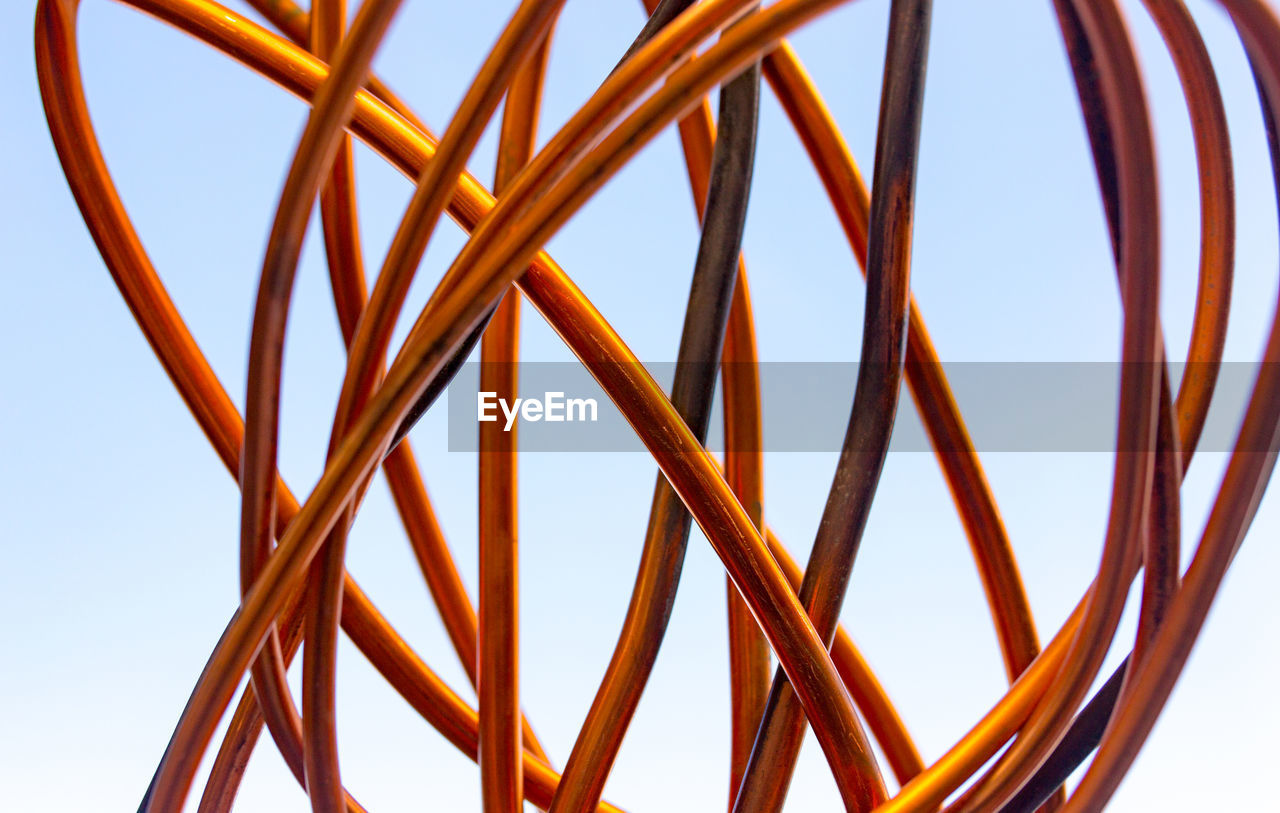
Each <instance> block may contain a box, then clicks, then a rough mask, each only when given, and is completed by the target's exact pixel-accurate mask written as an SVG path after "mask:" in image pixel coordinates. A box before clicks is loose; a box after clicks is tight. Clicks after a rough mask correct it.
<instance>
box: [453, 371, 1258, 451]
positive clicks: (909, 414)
mask: <svg viewBox="0 0 1280 813" xmlns="http://www.w3.org/2000/svg"><path fill="white" fill-rule="evenodd" d="M517 367H518V370H517V373H518V380H519V382H520V383H519V392H518V393H517V395H518V397H519V399H520V400H518V401H516V400H514V399H510V398H499V397H498V395H497V393H495V392H492V391H489V390H485V389H482V388H481V386H480V384H481V375H480V373H481V365H480V364H479V363H477V362H472V363H468V364H466V365H464V366H463V368H462V369H461V371H460V372H459V373H458V375H457V377H456V378H455V379H454V380H453V382H452V383H451V384H450V385H449V388H448V397H447V401H448V413H449V416H448V427H449V428H448V433H449V437H448V448H449V450H450V451H458V452H475V451H477V450H478V448H479V443H478V435H479V427H480V425H481V422H482V421H484V422H491V423H493V424H494V425H496V426H497V427H498V428H500V429H502V430H504V431H505V430H508V429H510V430H511V431H517V430H518V438H519V448H520V450H521V451H523V452H643V451H645V449H644V446H643V444H641V442H640V440H639V439H638V437H637V435H636V433H635V431H634V430H633V429H632V428H631V426H630V425H629V424H628V423H627V421H626V419H625V418H623V416H622V413H621V411H620V410H619V409H618V407H617V406H616V405H615V404H614V403H613V402H612V401H611V400H610V399H609V398H608V396H606V395H605V394H604V390H603V389H601V387H600V385H599V384H598V383H597V381H596V380H595V378H593V377H592V374H591V373H590V372H589V371H588V370H587V369H586V368H585V367H584V366H583V365H581V364H579V363H577V362H522V363H520V364H518V365H517ZM1138 367H1139V365H1136V364H1134V365H1127V364H1121V363H1107V362H1096V363H1095V362H1047V363H1042V362H956V363H945V364H941V365H938V366H937V369H934V370H924V369H921V370H916V371H914V372H915V375H913V378H917V380H920V379H923V378H925V377H928V375H936V374H937V373H939V372H940V373H942V374H943V375H944V376H945V380H946V382H947V384H948V385H949V386H950V390H951V393H952V395H953V396H954V398H955V400H956V403H957V404H958V405H959V407H960V413H961V415H962V416H963V417H964V422H965V426H966V427H967V428H968V431H969V436H970V438H971V439H972V441H973V445H974V447H975V448H976V449H977V450H978V451H989V452H1108V451H1114V450H1115V449H1116V448H1117V435H1116V421H1117V416H1118V403H1119V402H1118V399H1119V392H1120V379H1121V375H1122V374H1123V373H1125V372H1126V368H1129V369H1128V370H1127V372H1129V373H1134V374H1136V373H1138V372H1140V370H1139V369H1138ZM644 369H645V370H647V371H648V374H649V375H651V376H653V378H654V379H655V380H656V381H657V382H658V383H659V384H660V385H661V386H662V388H663V390H664V392H670V387H671V383H672V380H673V378H674V376H675V370H676V364H675V363H674V362H662V363H651V364H645V365H644ZM754 369H755V370H756V371H757V373H758V375H759V378H760V392H761V401H762V404H763V424H764V433H763V448H764V450H765V451H772V452H833V451H839V450H840V448H841V445H842V443H843V441H844V432H845V427H846V425H847V424H848V421H849V412H850V409H851V407H852V403H853V394H854V389H855V385H856V382H857V380H858V374H859V365H858V364H856V363H840V362H765V363H761V364H760V365H758V366H757V367H755V368H754ZM1260 369H1261V365H1260V364H1258V363H1243V362H1230V363H1224V364H1222V365H1220V366H1219V367H1218V368H1217V371H1216V376H1217V383H1216V388H1215V390H1214V397H1213V402H1212V405H1211V407H1210V410H1209V414H1208V417H1207V419H1206V421H1205V426H1204V431H1203V434H1202V435H1201V438H1200V443H1199V446H1198V448H1199V449H1201V450H1203V451H1232V450H1233V449H1234V446H1235V442H1236V435H1237V432H1238V431H1239V427H1240V422H1241V420H1242V418H1243V415H1244V409H1245V407H1246V405H1247V403H1248V399H1249V396H1250V394H1251V393H1252V391H1253V385H1254V382H1255V381H1256V379H1257V376H1258V373H1259V371H1260ZM1168 370H1169V377H1170V387H1171V389H1172V393H1173V395H1174V396H1175V397H1176V395H1177V392H1178V388H1179V386H1180V385H1181V382H1182V381H1183V379H1184V378H1186V377H1187V376H1196V377H1198V378H1200V379H1202V380H1208V379H1209V378H1211V377H1213V375H1214V369H1213V368H1211V367H1209V366H1208V365H1186V364H1171V365H1169V367H1168ZM610 372H611V373H613V374H620V375H626V376H628V377H631V378H635V377H636V376H638V375H640V374H641V371H640V370H639V369H634V368H630V369H629V368H626V367H614V368H612V370H610ZM693 372H695V373H696V374H701V373H702V371H697V370H695V371H693ZM742 372H745V373H748V374H749V373H750V372H751V370H750V369H749V368H748V369H744V370H743V371H742ZM867 373H868V379H871V380H873V379H874V378H876V376H877V375H878V374H882V373H883V371H874V370H868V371H867ZM721 374H723V371H721ZM910 392H911V389H910V387H906V386H904V393H903V398H902V400H901V401H900V402H899V407H898V412H897V422H896V424H895V427H894V432H893V438H892V442H891V444H890V451H895V452H929V451H932V450H933V449H934V444H933V442H932V440H931V438H930V437H929V435H928V433H927V432H926V430H925V428H924V424H923V422H922V421H921V419H920V415H919V413H918V412H917V408H916V407H917V404H916V402H915V400H914V399H913V398H912V397H910V396H909V395H908V393H910ZM722 409H723V401H722V397H721V393H720V392H719V390H717V394H716V404H715V408H714V410H713V413H712V415H713V418H712V422H711V430H710V432H709V436H708V439H707V448H709V449H711V450H712V451H723V449H724V446H725V443H724V432H723V421H722ZM740 445H744V446H750V445H753V444H751V443H750V442H748V443H744V444H740ZM1148 445H1149V444H1146V443H1145V442H1141V443H1134V442H1125V443H1124V444H1123V450H1125V451H1147V450H1149V449H1148V448H1145V447H1147V446H1148ZM1245 451H1254V452H1262V451H1275V449H1249V450H1245Z"/></svg>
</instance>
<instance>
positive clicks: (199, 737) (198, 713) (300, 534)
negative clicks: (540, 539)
mask: <svg viewBox="0 0 1280 813" xmlns="http://www.w3.org/2000/svg"><path fill="white" fill-rule="evenodd" d="M803 7H804V4H799V3H797V4H795V7H791V6H790V4H784V5H783V6H780V7H777V8H778V9H781V11H778V13H777V14H776V15H774V16H773V17H772V18H771V19H770V22H774V23H778V22H781V23H782V24H783V25H784V26H785V25H786V24H788V23H790V24H798V22H799V21H800V19H802V15H797V16H794V17H790V18H788V17H787V16H786V12H793V11H795V8H803ZM761 33H763V32H761ZM766 36H767V35H766ZM722 44H723V43H722ZM736 45H737V47H738V48H739V49H740V51H741V52H748V51H749V48H750V47H751V46H750V45H745V44H743V43H737V44H736ZM713 51H714V49H713ZM734 58H741V57H734ZM707 66H708V67H713V68H714V67H724V66H723V65H722V64H721V63H720V62H718V61H708V65H707ZM663 101H664V103H667V104H669V102H667V100H665V99H664V100H663ZM668 109H669V107H668ZM499 284H500V283H499ZM466 287H467V286H463V287H462V288H460V289H459V290H460V293H468V294H469V293H472V292H470V291H467V290H466ZM477 305H478V306H481V307H482V306H483V302H481V303H477ZM464 310H465V309H464ZM393 372H394V370H393ZM418 372H419V375H420V376H421V378H425V377H426V376H427V375H429V374H430V372H431V367H430V366H429V365H426V366H425V369H424V368H419V370H418ZM412 378H413V376H409V375H405V374H403V373H402V374H401V375H400V376H399V379H400V380H396V377H394V376H392V377H389V379H388V381H389V382H393V381H394V382H395V386H391V385H390V384H389V385H388V386H386V387H384V392H383V396H385V397H380V398H379V399H378V400H379V401H382V402H384V403H385V404H387V405H391V409H390V410H379V412H381V413H382V414H381V415H371V416H369V417H368V418H366V419H363V420H362V424H363V426H362V429H363V430H364V431H366V432H367V431H368V430H370V429H372V430H374V431H376V430H377V429H378V428H379V424H380V423H383V422H385V421H386V420H387V417H388V416H391V417H395V415H394V411H395V409H397V408H398V402H400V401H403V400H407V398H408V397H409V396H411V395H412V387H413V386H414V384H413V383H410V382H411V381H412ZM641 383H642V384H643V383H645V382H641ZM648 383H649V384H651V383H652V382H648ZM406 385H407V386H406ZM388 390H389V392H388ZM647 395H648V396H649V397H656V398H657V399H658V401H659V403H658V404H656V408H657V409H658V410H659V414H661V413H662V411H663V405H664V404H665V407H666V409H667V410H669V409H670V407H669V404H666V402H665V400H663V399H661V396H660V393H653V392H651V391H650V392H647ZM664 417H666V418H668V419H670V415H669V414H668V415H666V416H664ZM668 422H669V421H668ZM677 423H678V421H677ZM359 434H361V433H357V435H359ZM677 439H678V440H680V441H681V443H683V442H684V441H683V439H682V438H681V437H680V436H677ZM357 446H359V444H357V443H355V442H354V441H349V442H348V443H345V444H344V445H343V450H345V451H346V455H342V456H349V457H350V463H348V464H346V465H341V466H335V467H332V468H333V469H334V470H333V471H331V475H332V476H331V477H329V478H327V480H326V479H322V482H321V490H320V492H318V498H314V497H313V499H314V500H315V502H316V503H318V504H320V505H321V506H323V507H324V510H317V511H316V512H315V513H314V514H313V515H312V516H308V512H307V511H306V510H305V509H304V511H303V512H302V513H301V514H300V515H299V521H298V522H295V524H294V525H293V526H292V527H291V528H290V529H289V530H288V531H287V532H286V535H285V540H284V542H283V543H282V545H281V547H280V549H279V550H278V553H277V555H275V556H273V557H272V559H271V560H270V561H269V563H268V566H267V568H266V570H265V571H264V575H263V578H262V579H260V581H259V582H258V584H257V585H256V586H255V588H254V590H253V591H251V593H250V596H249V598H248V599H247V600H246V603H245V605H244V607H243V608H242V609H243V612H242V613H241V615H240V616H238V618H237V620H236V621H235V622H234V623H233V624H232V625H231V627H229V628H228V633H227V635H226V637H224V640H223V642H222V644H221V645H220V647H219V650H218V651H217V652H215V655H214V657H213V659H212V660H211V663H210V669H209V672H208V674H207V675H206V679H205V680H202V681H201V683H200V685H199V686H198V687H197V689H196V692H195V694H194V695H193V702H192V703H191V705H190V706H189V708H188V715H187V716H186V717H185V718H184V724H180V726H179V729H178V731H177V732H176V735H177V736H176V738H175V742H176V743H177V744H179V745H183V746H184V748H183V749H181V750H182V751H183V752H184V753H187V752H189V751H191V750H193V749H189V748H186V747H185V746H186V745H187V743H188V741H189V738H190V737H191V736H192V735H193V734H194V735H195V738H196V740H195V741H196V742H201V741H203V742H207V736H205V734H204V732H206V731H207V730H208V729H207V728H206V726H209V725H211V717H212V716H213V715H215V714H217V713H219V710H220V709H221V708H222V707H223V706H225V703H226V700H227V699H229V697H228V695H229V691H230V688H231V687H230V686H229V685H228V682H233V681H234V679H235V678H234V673H235V671H237V670H236V669H235V664H236V663H245V661H243V660H241V659H242V658H245V657H247V656H249V655H251V654H252V652H253V651H254V649H256V644H257V642H258V641H260V640H261V639H260V637H259V634H260V633H263V632H265V631H266V628H267V627H266V625H267V624H268V623H269V619H270V617H271V615H273V614H274V612H275V610H276V609H278V607H279V602H281V601H283V595H284V593H285V592H286V590H287V587H286V586H287V584H288V583H289V582H288V578H290V577H291V574H295V573H297V572H298V568H299V567H300V566H303V565H305V563H306V561H307V560H308V559H309V557H310V554H311V552H312V551H313V550H314V548H310V547H308V546H306V545H302V544H299V543H296V542H295V543H293V544H290V537H291V536H293V537H294V538H295V539H298V540H303V541H307V540H309V539H311V538H315V537H316V536H318V534H319V533H323V532H324V531H325V530H327V528H328V527H329V526H330V525H331V524H332V522H333V520H335V519H336V515H335V513H333V512H336V511H337V510H339V509H340V507H341V503H342V502H345V500H340V502H339V503H337V504H333V505H328V506H325V505H324V503H325V501H326V500H329V499H332V497H336V496H338V492H340V491H341V490H343V489H344V488H354V487H355V486H356V485H357V484H358V482H359V480H360V479H361V478H363V476H364V474H365V471H367V469H365V468H364V464H363V463H359V462H357V461H359V460H360V459H361V458H362V457H366V456H367V457H369V458H370V459H371V458H372V457H373V456H374V455H375V454H376V452H377V449H376V448H373V449H365V450H363V451H357V450H356V449H355V448H354V447H357ZM690 451H693V450H692V449H691V450H690ZM660 459H661V460H662V462H663V463H664V464H665V466H668V467H670V466H673V465H674V466H675V467H676V468H679V466H678V464H675V463H673V461H672V460H671V458H670V457H668V456H660ZM696 459H698V458H695V460H696ZM697 469H698V466H697V464H696V463H695V465H694V471H697ZM348 478H353V479H348ZM344 483H345V484H347V485H344ZM686 484H687V485H694V487H695V488H697V487H699V486H701V487H706V485H711V486H712V487H716V485H717V484H718V486H719V487H723V482H722V481H721V480H720V479H719V478H718V477H716V476H715V475H714V471H711V481H710V483H707V482H706V481H705V480H699V479H696V478H695V480H693V481H692V482H691V483H686ZM334 487H336V488H337V489H338V491H332V489H333V488H334ZM326 492H330V493H329V494H326ZM348 493H350V492H348ZM726 519H728V520H729V522H728V525H729V526H730V527H734V526H735V525H736V520H735V519H733V518H732V512H731V514H730V517H726ZM302 520H306V521H302ZM316 520H318V521H319V525H316V526H314V527H311V528H308V526H309V525H312V524H313V523H314V522H315V521H316ZM716 536H717V534H716V532H714V531H713V532H712V537H713V538H715V537H716ZM746 538H747V541H748V542H749V540H750V539H753V538H754V539H756V541H758V538H757V537H754V535H753V534H748V535H747V537H746ZM735 552H736V551H735ZM299 553H301V554H302V555H301V556H299V555H298V554H299ZM774 572H776V571H774ZM766 573H767V571H766ZM287 574H290V575H287ZM750 575H753V576H754V575H756V574H755V573H754V572H753V573H751V574H750ZM282 577H285V578H284V579H282ZM783 601H784V606H785V598H784V600H783ZM264 611H265V612H264ZM806 628H807V624H804V625H803V626H802V627H801V630H800V638H799V639H795V638H793V637H792V636H791V635H785V636H784V634H783V633H784V632H790V631H787V630H783V629H780V628H775V635H776V637H777V638H778V639H779V640H781V639H783V638H785V639H786V641H787V645H785V646H782V647H781V649H782V651H784V652H788V651H795V650H796V648H797V646H799V647H800V648H801V649H802V648H803V645H801V644H799V641H803V640H804V637H805V635H804V632H803V630H804V629H806ZM809 634H810V635H811V631H810V633H809ZM792 635H794V633H792ZM783 660H784V663H785V662H786V661H787V658H786V657H784V658H783ZM824 661H826V659H825V657H821V658H819V660H818V665H819V667H820V666H821V663H822V662H824ZM826 662H827V663H829V661H826ZM819 680H822V678H819ZM232 685H233V683H232ZM816 694H817V693H816V692H815V693H814V695H815V696H812V699H813V700H814V702H815V703H817V704H822V703H823V700H824V699H823V698H821V697H818V696H816ZM207 701H213V702H207ZM832 712H833V713H831V714H824V715H819V716H823V717H826V718H827V719H830V720H833V721H839V720H840V718H841V717H842V716H844V715H842V714H841V709H840V707H839V705H838V704H837V707H836V708H835V709H833V710H832ZM855 724H856V723H855ZM833 725H838V723H833ZM833 758H834V755H833ZM179 773H182V772H181V771H179ZM165 778H166V777H165V772H164V771H162V773H161V779H162V780H164V779H165ZM187 781H189V780H187ZM181 782H182V779H179V780H178V781H177V782H176V783H175V784H181ZM158 787H160V788H162V789H166V790H167V787H166V785H165V783H163V782H161V783H158Z"/></svg>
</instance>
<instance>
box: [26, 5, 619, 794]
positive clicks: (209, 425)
mask: <svg viewBox="0 0 1280 813" xmlns="http://www.w3.org/2000/svg"><path fill="white" fill-rule="evenodd" d="M209 6H212V4H199V5H197V6H195V8H191V7H190V6H187V7H186V10H189V11H193V15H192V20H187V22H188V23H192V22H193V21H195V20H199V21H201V22H203V23H206V24H208V23H212V26H210V27H205V28H200V27H199V26H195V25H193V26H192V27H193V28H195V29H196V30H199V31H202V32H211V31H218V32H221V33H230V32H232V31H236V32H239V30H240V29H239V28H238V26H232V27H230V28H228V27H225V23H226V22H229V21H230V22H240V23H242V24H244V25H248V24H247V23H243V21H237V20H235V19H234V16H233V15H231V13H230V12H223V13H219V12H216V11H214V12H213V13H212V14H206V15H205V16H203V18H202V17H201V12H205V11H206V10H207V8H208V7H209ZM213 8H214V9H216V6H214V7H213ZM165 11H166V19H171V20H182V19H183V18H181V17H177V16H175V14H174V10H173V9H172V8H166V9H165ZM37 21H38V25H37V35H38V36H37V57H38V59H37V67H38V71H39V76H40V81H41V87H42V91H43V93H44V99H45V102H46V113H47V115H48V117H49V124H50V131H51V133H52V135H53V137H54V142H55V145H56V146H57V148H58V152H59V155H60V157H61V158H62V160H63V162H64V167H65V169H66V171H67V177H68V180H69V182H70V183H71V187H72V191H73V193H74V194H75V197H76V199H77V201H78V202H79V203H80V205H81V206H82V210H83V213H84V215H85V218H86V223H87V224H88V225H89V228H90V231H91V233H92V234H93V236H94V239H95V242H97V244H98V246H99V248H100V250H101V251H102V254H103V257H104V260H105V261H106V263H107V267H108V269H109V270H110V271H111V273H112V275H113V277H114V278H115V280H116V282H117V284H118V286H119V287H120V290H121V293H122V294H123V295H124V297H125V300H126V303H127V304H128V305H129V307H130V310H131V311H133V312H134V314H135V315H137V317H138V322H139V325H140V326H141V327H142V329H143V332H144V334H145V335H146V336H147V338H148V341H149V342H150V343H151V344H152V346H153V348H154V349H155V350H156V353H157V356H158V358H159V359H160V361H161V363H162V364H163V366H164V367H165V369H166V370H167V371H169V373H170V376H171V378H172V379H173V380H174V382H175V384H176V385H177V387H178V389H179V392H180V393H181V394H182V396H183V398H184V400H185V401H186V402H187V404H188V406H189V407H190V408H191V410H192V413H193V415H194V416H195V417H196V418H197V422H198V423H199V425H200V426H201V428H202V430H203V431H204V432H205V434H206V436H208V437H209V439H210V441H211V443H212V445H213V447H214V450H215V451H216V452H217V453H218V455H219V457H220V458H221V459H222V460H223V462H224V464H225V465H226V466H227V468H228V470H229V471H231V472H233V473H234V472H236V471H238V469H239V453H240V449H241V443H242V437H243V425H242V422H241V419H240V416H239V414H238V413H237V412H236V409H235V407H234V405H233V404H232V403H231V399H230V398H229V396H228V395H227V393H226V390H225V389H224V388H223V387H222V386H221V384H220V383H219V382H218V380H217V378H216V376H215V375H214V374H213V371H212V369H211V368H210V367H209V364H208V362H207V360H206V359H205V358H204V356H203V354H202V353H201V352H200V350H199V348H198V347H197V346H196V344H195V342H194V340H193V339H192V337H191V335H190V333H189V331H187V329H186V327H185V326H184V325H183V323H182V320H181V317H180V316H179V315H178V313H177V310H176V308H175V307H174V305H173V303H172V301H171V300H170V299H169V297H168V295H167V293H166V292H165V290H164V287H163V285H162V284H161V283H160V281H159V279H158V277H157V276H156V274H155V270H154V269H153V268H152V267H151V265H150V262H149V260H148V259H147V257H146V254H145V252H144V251H143V250H142V247H141V244H140V242H139V241H138V238H137V235H136V233H135V232H134V230H133V229H132V227H131V225H130V224H129V221H128V218H127V217H126V216H125V214H124V209H123V207H122V206H121V205H120V201H119V197H118V195H117V194H116V192H115V188H114V186H113V185H112V183H111V181H110V176H109V174H108V173H107V171H106V167H105V164H104V162H103V160H102V156H101V152H100V150H99V148H98V146H97V143H96V139H95V138H94V136H93V129H92V126H91V123H90V121H89V118H88V113H87V110H86V108H85V104H84V95H83V91H82V88H81V85H80V79H79V70H78V63H77V61H76V59H75V48H74V44H75V35H74V21H75V7H74V6H72V5H71V4H69V3H62V2H60V1H59V0H52V2H50V0H46V2H45V3H43V4H42V5H41V7H40V8H39V10H38V16H37ZM178 24H179V25H181V22H179V23H178ZM223 44H225V43H223ZM304 64H305V63H304ZM318 85H319V81H318V78H317V82H316V83H315V86H318ZM312 89H313V90H314V87H313V88H312ZM423 160H425V158H424V159H423ZM277 489H278V494H279V500H280V504H279V509H280V517H279V519H280V522H279V526H280V527H284V526H286V525H287V524H288V523H289V522H290V521H291V520H292V518H293V516H294V515H295V514H296V512H297V509H298V505H297V503H296V502H295V501H294V499H293V496H292V494H291V493H290V492H289V490H288V488H287V487H286V486H284V484H283V483H278V485H277ZM277 530H279V528H278V529H277ZM345 593H346V598H347V600H346V601H345V602H344V604H343V608H344V624H345V625H346V626H347V628H348V632H349V633H350V634H351V635H352V639H353V640H354V641H355V642H356V643H357V645H358V646H360V648H361V649H362V651H364V652H365V653H366V655H368V656H369V657H370V658H371V660H373V662H374V664H375V666H376V667H377V668H378V669H379V671H381V672H382V673H383V674H384V675H386V676H387V678H388V680H389V681H390V682H391V683H392V685H393V686H394V687H395V688H396V689H397V691H399V692H400V693H401V694H403V695H404V696H405V697H406V699H407V700H408V701H409V702H410V704H411V705H412V706H413V707H414V708H415V709H416V710H418V711H419V713H421V714H422V715H423V716H424V717H425V718H426V719H427V720H428V722H430V723H431V724H432V725H433V726H435V727H436V728H438V729H440V730H441V731H442V732H443V733H445V735H446V736H447V737H449V739H450V740H451V741H452V742H454V743H455V745H458V747H459V748H461V749H462V750H464V751H466V752H468V753H469V754H470V755H471V756H472V758H475V738H476V729H477V723H476V715H475V712H474V711H472V710H470V709H468V708H467V707H466V704H465V703H463V702H462V701H461V700H460V699H459V698H458V697H457V696H456V695H454V694H453V693H452V692H451V691H449V690H448V688H447V687H445V686H444V684H443V683H441V682H440V681H439V679H438V678H436V677H435V675H434V674H433V673H431V672H430V670H428V669H427V668H426V666H425V665H424V664H422V663H421V661H419V660H418V659H417V657H416V655H414V654H413V653H412V651H411V650H410V649H409V648H408V646H407V645H406V644H404V642H403V641H401V640H400V639H399V637H398V635H396V634H395V632H394V630H392V629H391V628H390V627H389V626H388V625H386V623H385V621H383V620H382V619H381V616H380V615H379V614H378V613H377V611H376V609H374V608H373V607H372V605H371V604H369V603H368V600H367V598H365V597H364V594H363V593H362V592H360V591H359V588H358V587H356V585H355V583H354V582H352V581H348V582H347V584H346V588H345ZM295 609H296V605H295ZM295 631H296V628H295ZM247 697H251V695H247ZM524 767H525V774H526V782H527V786H526V793H527V795H528V798H529V799H530V801H533V802H534V803H535V804H539V805H541V806H543V807H545V806H546V805H548V804H549V802H550V798H551V794H552V792H553V791H554V787H555V782H556V781H557V779H558V777H557V776H556V775H555V774H554V773H553V772H551V771H550V770H549V769H548V768H547V767H546V766H545V764H544V763H542V762H539V761H538V760H536V759H534V758H532V757H531V756H529V755H526V757H525V766H524ZM601 809H607V810H614V809H615V808H612V807H610V806H609V805H607V804H606V805H603V806H602V808H601Z"/></svg>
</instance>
